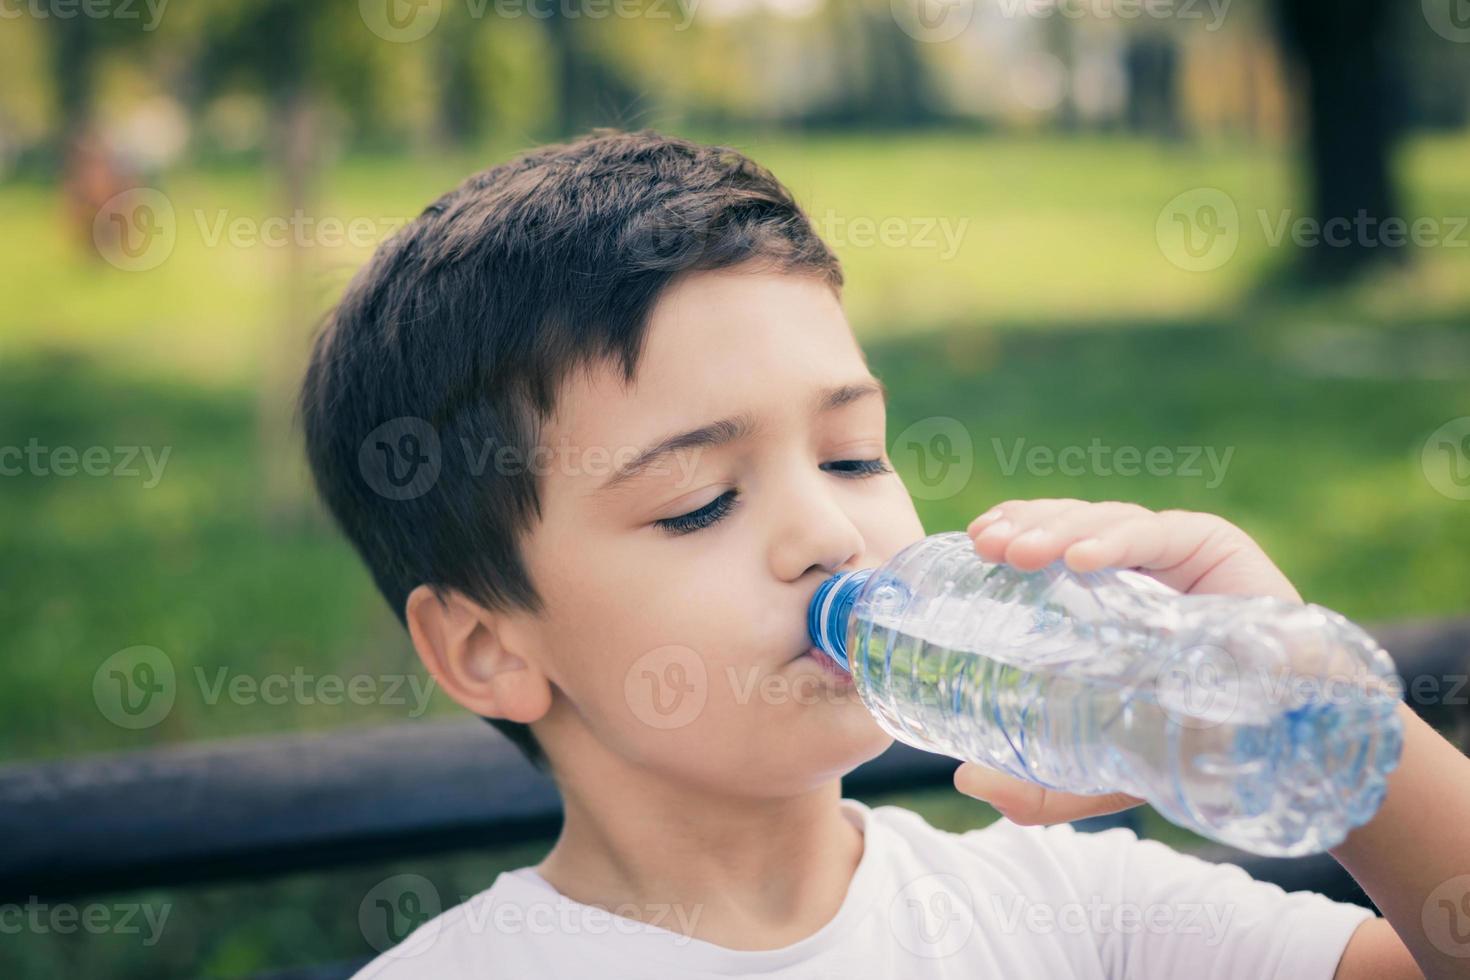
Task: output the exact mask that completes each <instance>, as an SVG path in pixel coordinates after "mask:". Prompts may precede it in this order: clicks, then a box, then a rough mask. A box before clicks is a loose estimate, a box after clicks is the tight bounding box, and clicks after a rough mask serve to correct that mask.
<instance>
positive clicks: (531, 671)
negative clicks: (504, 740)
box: [405, 585, 551, 724]
mask: <svg viewBox="0 0 1470 980" xmlns="http://www.w3.org/2000/svg"><path fill="white" fill-rule="evenodd" d="M405 619H406V620H407V622H408V634H409V636H410V637H412V638H413V645H414V649H416V650H417V651H418V654H419V659H420V660H422V661H423V662H424V667H425V668H426V669H427V670H428V671H429V674H430V676H432V677H433V678H434V681H435V683H437V684H438V685H439V686H440V687H442V688H443V689H444V693H445V694H448V695H449V696H450V697H451V698H453V699H454V700H455V701H456V702H457V703H459V704H461V705H463V706H464V707H466V708H468V709H469V710H470V711H473V712H474V713H475V714H477V715H480V716H481V717H485V718H503V719H505V720H507V721H518V722H522V723H526V724H528V723H530V722H533V721H536V720H538V719H539V718H541V716H542V715H544V714H546V712H547V710H548V709H549V708H550V707H551V683H550V682H549V681H548V680H547V678H546V675H545V674H543V673H542V672H541V670H540V668H539V667H538V666H537V665H536V663H535V661H534V660H533V659H529V658H527V657H525V656H523V655H522V652H521V651H518V650H516V649H512V648H511V647H510V646H508V645H507V643H506V640H507V633H508V632H510V631H508V630H507V629H506V626H507V623H508V618H507V617H505V616H504V615H502V614H500V613H496V612H492V611H490V610H487V609H486V608H485V607H484V606H481V605H480V604H479V603H476V602H475V601H473V600H472V599H469V598H468V597H466V596H464V595H463V594H461V593H459V592H456V591H454V590H452V589H451V590H447V591H446V592H445V594H444V598H443V600H441V599H440V598H439V597H438V596H437V595H435V594H434V590H433V589H431V588H430V587H429V586H427V585H420V586H418V587H417V588H415V589H414V590H413V591H412V592H411V593H409V596H408V601H407V603H406V604H405Z"/></svg>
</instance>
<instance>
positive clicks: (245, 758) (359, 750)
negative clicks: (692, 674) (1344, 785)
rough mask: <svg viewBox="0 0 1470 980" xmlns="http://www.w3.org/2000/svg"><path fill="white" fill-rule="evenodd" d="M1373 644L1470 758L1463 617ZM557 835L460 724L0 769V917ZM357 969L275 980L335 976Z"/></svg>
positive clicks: (864, 788)
mask: <svg viewBox="0 0 1470 980" xmlns="http://www.w3.org/2000/svg"><path fill="white" fill-rule="evenodd" d="M1371 632H1373V633H1374V635H1375V636H1376V637H1377V638H1378V640H1379V642H1381V643H1382V644H1383V645H1384V647H1385V648H1386V649H1388V650H1389V651H1390V652H1391V653H1392V654H1393V656H1394V659H1395V661H1396V662H1397V664H1398V666H1399V670H1400V674H1401V675H1402V677H1403V679H1404V681H1405V693H1406V699H1407V700H1408V701H1409V702H1410V704H1411V705H1412V706H1413V707H1414V708H1415V709H1416V710H1417V711H1419V713H1420V714H1421V715H1422V716H1423V717H1425V718H1426V719H1427V720H1429V721H1430V722H1431V723H1432V724H1434V725H1435V727H1437V728H1439V729H1440V730H1441V731H1444V732H1446V733H1448V734H1450V735H1451V736H1452V737H1454V738H1457V739H1459V744H1460V745H1461V746H1462V747H1464V745H1465V741H1464V736H1465V734H1466V731H1467V718H1470V714H1467V707H1466V701H1467V700H1470V686H1467V685H1466V683H1465V678H1466V675H1467V672H1470V619H1465V620H1451V621H1443V620H1440V621H1427V622H1413V623H1396V624H1391V625H1385V626H1381V627H1375V628H1371ZM955 765H956V763H955V762H954V761H953V760H952V759H948V758H945V757H943V756H936V755H931V754H929V753H925V752H920V751H917V750H915V749H911V748H909V747H907V746H904V745H894V746H893V747H892V748H891V749H890V750H889V751H888V752H886V753H885V754H884V755H882V756H880V757H879V758H877V759H875V760H873V761H872V762H870V763H867V764H866V765H863V766H861V767H859V768H858V769H857V770H856V771H854V772H853V773H851V774H850V775H849V776H848V777H847V778H846V779H845V780H844V781H843V792H844V794H845V795H848V796H853V797H857V798H859V799H873V798H875V797H877V796H880V795H882V794H885V793H891V792H894V791H898V790H904V789H912V788H919V787H928V786H944V785H949V783H950V778H951V774H952V773H953V771H954V767H955ZM559 825H560V807H559V803H558V800H557V796H556V793H555V791H554V788H553V786H552V784H551V782H550V780H549V779H547V778H546V777H544V776H542V775H541V774H540V773H538V772H536V771H535V770H534V769H533V768H531V766H529V765H528V764H527V763H525V762H524V761H523V760H522V759H521V758H520V757H519V755H518V754H517V753H516V751H515V749H514V748H513V747H512V746H511V745H510V743H509V742H507V741H505V740H504V739H502V738H501V737H500V736H499V735H498V734H497V733H496V732H494V731H493V730H492V729H490V728H489V727H488V726H487V725H485V724H484V723H483V722H480V721H478V720H476V719H474V718H468V717H466V718H464V719H460V720H453V721H435V722H420V723H415V724H400V725H392V726H385V727H377V728H367V729H356V730H354V729H347V730H338V731H333V732H330V733H327V734H315V735H285V736H278V737H273V738H253V739H238V740H224V741H216V742H205V743H199V744H192V745H183V746H178V747H174V748H167V749H157V750H152V751H144V752H125V753H117V754H108V755H97V756H88V757H84V758H77V759H66V760H62V761H57V762H44V763H31V764H12V765H7V766H4V767H0V840H4V841H5V847H4V848H3V849H0V903H5V902H16V901H19V902H24V901H26V900H28V899H30V898H31V897H33V896H34V897H36V898H39V899H40V900H43V901H56V900H61V899H70V898H76V897H79V896H85V895H91V894H98V893H102V892H115V891H123V890H135V889H141V888H148V887H155V886H178V885H191V884H203V883H207V882H219V881H226V880H246V879H259V878H263V877H269V876H274V875H279V874H284V873H287V872H302V871H310V870H316V869H324V868H330V867H334V866H341V865H346V864H352V863H361V862H369V861H382V860H389V859H398V858H406V857H413V856H420V855H429V854H437V853H446V852H449V851H454V850H460V849H464V848H472V847H473V848H494V847H500V846H504V845H507V844H513V843H518V842H524V841H534V840H547V839H549V838H551V837H552V836H553V835H554V834H555V833H556V831H557V829H558V827H559ZM1202 853H1203V855H1204V856H1206V857H1208V858H1210V859H1212V860H1226V861H1231V862H1234V863H1237V864H1240V865H1242V866H1243V867H1245V868H1246V869H1247V870H1248V871H1249V872H1250V873H1251V874H1252V875H1253V876H1255V877H1257V878H1261V879H1264V880H1267V881H1274V882H1276V883H1277V884H1280V885H1281V886H1282V887H1283V888H1287V889H1288V890H1293V889H1303V888H1305V889H1311V890H1314V891H1319V892H1322V893H1324V894H1326V895H1328V896H1329V897H1332V898H1336V899H1339V900H1343V901H1355V902H1359V903H1360V904H1365V905H1368V904H1371V903H1369V902H1368V901H1367V899H1366V897H1364V896H1363V894H1362V892H1361V890H1359V889H1358V888H1357V886H1356V884H1355V883H1354V882H1353V880H1352V879H1351V878H1350V877H1349V876H1348V875H1347V874H1346V873H1345V872H1344V871H1343V870H1342V869H1341V868H1340V867H1339V866H1338V865H1337V863H1336V862H1335V861H1333V860H1332V859H1331V857H1329V856H1327V855H1320V856H1317V857H1312V858H1301V859H1296V860H1270V859H1263V858H1258V857H1255V856H1253V855H1248V854H1243V853H1240V852H1237V851H1232V850H1230V849H1228V848H1210V849H1208V850H1206V851H1204V852H1202ZM487 884H488V883H487ZM357 965H360V964H337V965H335V966H332V967H323V968H313V969H311V970H306V971H290V972H287V973H282V974H274V975H273V976H277V977H287V976H290V977H319V978H327V977H341V976H346V975H349V974H350V972H351V970H352V968H354V967H355V966H357Z"/></svg>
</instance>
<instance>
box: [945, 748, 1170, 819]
mask: <svg viewBox="0 0 1470 980" xmlns="http://www.w3.org/2000/svg"><path fill="white" fill-rule="evenodd" d="M954 787H955V789H957V790H959V791H960V792H961V793H964V794H965V795H966V796H973V797H975V799H977V800H984V801H985V802H986V803H989V804H990V805H991V806H993V807H995V808H996V809H997V810H999V811H1000V813H1001V816H1003V817H1005V818H1006V819H1007V820H1010V821H1011V822H1012V823H1017V824H1022V825H1024V826H1030V825H1033V824H1052V823H1065V822H1066V821H1069V820H1080V819H1081V818H1083V817H1095V816H1097V815H1098V814H1102V813H1114V812H1116V811H1118V810H1126V809H1128V808H1129V807H1134V806H1137V805H1138V804H1140V803H1142V802H1143V800H1140V799H1139V798H1138V797H1136V796H1129V795H1128V794H1127V793H1102V794H1099V795H1096V796H1080V795H1077V794H1075V793H1062V792H1059V791H1057V790H1052V789H1047V788H1046V787H1044V786H1038V785H1036V784H1035V783H1028V782H1026V781H1025V780H1024V779H1017V778H1016V777H1014V776H1009V775H1007V774H1005V773H1003V772H997V771H996V770H994V769H991V768H990V767H988V766H982V765H979V764H977V763H973V762H966V763H963V764H961V765H960V767H959V768H958V769H956V770H955V771H954Z"/></svg>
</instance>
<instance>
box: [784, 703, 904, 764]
mask: <svg viewBox="0 0 1470 980" xmlns="http://www.w3.org/2000/svg"><path fill="white" fill-rule="evenodd" d="M841 707H842V710H840V711H833V712H830V713H828V714H827V715H826V716H825V717H823V718H821V719H820V720H815V721H816V724H815V725H814V726H813V727H815V728H818V729H819V730H820V732H819V734H818V735H816V736H813V735H811V734H810V733H809V732H804V733H803V734H802V736H801V741H802V743H803V744H804V745H805V746H806V751H805V752H803V756H804V757H805V758H804V759H803V760H802V761H803V762H805V763H807V764H808V765H810V766H811V767H812V769H813V770H814V771H817V772H821V773H823V774H824V775H827V776H832V775H836V776H842V775H846V774H847V773H849V772H851V771H852V770H854V769H856V768H857V767H858V766H860V765H862V764H863V763H865V762H868V761H870V760H872V759H876V758H877V757H878V756H880V755H882V754H883V753H884V752H886V751H888V747H889V746H890V745H892V744H893V741H894V739H893V736H892V735H889V734H888V733H887V732H886V731H884V730H883V729H882V728H881V727H879V725H878V722H877V719H875V718H874V717H873V716H872V715H871V714H869V713H868V710H867V709H866V708H864V707H863V706H862V705H861V704H853V705H851V706H850V707H848V706H845V705H844V706H841Z"/></svg>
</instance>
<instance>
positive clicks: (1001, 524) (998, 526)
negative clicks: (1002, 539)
mask: <svg viewBox="0 0 1470 980" xmlns="http://www.w3.org/2000/svg"><path fill="white" fill-rule="evenodd" d="M1015 529H1016V525H1014V524H1012V523H1011V522H1010V521H1006V520H1000V521H996V522H995V523H994V524H992V525H990V526H989V527H987V528H986V529H985V530H983V531H981V532H980V533H981V534H988V535H991V536H992V537H999V536H1000V535H1002V534H1010V533H1011V532H1012V531H1014V530H1015Z"/></svg>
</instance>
